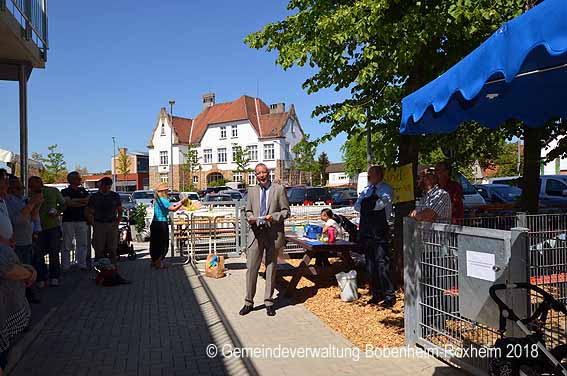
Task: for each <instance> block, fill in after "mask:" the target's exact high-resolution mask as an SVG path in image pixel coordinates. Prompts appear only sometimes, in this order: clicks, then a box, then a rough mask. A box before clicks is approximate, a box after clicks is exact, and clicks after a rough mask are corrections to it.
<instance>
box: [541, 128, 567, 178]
mask: <svg viewBox="0 0 567 376" xmlns="http://www.w3.org/2000/svg"><path fill="white" fill-rule="evenodd" d="M562 138H563V136H561V137H558V138H556V139H554V140H553V141H551V142H550V143H549V144H548V145H547V146H546V147H544V148H543V149H541V158H542V160H543V159H545V158H547V153H548V152H549V151H551V150H553V149H555V148H556V147H557V144H558V143H559V142H560V141H561V139H562ZM541 174H542V175H560V174H567V159H565V158H556V159H555V160H554V161H551V162H549V163H546V164H545V165H544V166H543V167H542V170H541Z"/></svg>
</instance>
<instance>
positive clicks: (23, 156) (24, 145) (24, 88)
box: [18, 64, 28, 190]
mask: <svg viewBox="0 0 567 376" xmlns="http://www.w3.org/2000/svg"><path fill="white" fill-rule="evenodd" d="M18 71H19V72H18V73H19V77H18V78H19V84H20V179H21V180H22V184H23V185H24V187H26V190H27V185H28V184H27V182H28V78H27V67H26V66H25V65H23V64H21V65H19V66H18Z"/></svg>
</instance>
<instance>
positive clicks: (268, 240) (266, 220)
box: [240, 163, 290, 316]
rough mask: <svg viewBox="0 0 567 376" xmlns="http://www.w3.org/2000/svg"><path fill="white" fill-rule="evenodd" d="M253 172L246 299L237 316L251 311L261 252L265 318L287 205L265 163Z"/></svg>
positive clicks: (271, 303) (271, 309) (270, 313)
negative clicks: (254, 176)
mask: <svg viewBox="0 0 567 376" xmlns="http://www.w3.org/2000/svg"><path fill="white" fill-rule="evenodd" d="M255 173H256V179H257V180H258V185H257V186H255V187H251V188H250V189H249V190H248V201H247V203H246V218H247V220H248V223H249V224H250V229H251V230H252V231H250V232H249V237H248V251H247V255H246V267H247V271H246V297H245V299H244V307H242V309H241V310H240V315H242V316H244V315H247V314H248V313H250V312H251V311H252V309H253V308H254V295H256V282H257V280H258V271H259V269H260V263H261V262H262V256H264V253H265V264H266V290H265V293H264V304H265V305H266V313H267V314H268V316H275V314H276V310H275V309H274V301H273V300H272V295H273V294H274V287H275V283H276V267H277V259H278V251H279V250H280V249H282V248H283V247H284V246H285V231H284V221H285V219H286V218H288V217H289V213H290V211H289V202H288V200H287V196H286V194H285V190H284V188H283V187H282V186H281V185H279V184H276V183H272V182H270V175H269V173H268V168H267V167H266V165H265V164H263V163H259V164H258V165H257V166H256V169H255Z"/></svg>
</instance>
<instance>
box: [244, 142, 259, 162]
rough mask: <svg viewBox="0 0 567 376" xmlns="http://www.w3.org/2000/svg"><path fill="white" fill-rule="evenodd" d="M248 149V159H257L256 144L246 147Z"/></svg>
mask: <svg viewBox="0 0 567 376" xmlns="http://www.w3.org/2000/svg"><path fill="white" fill-rule="evenodd" d="M246 150H247V151H248V159H250V161H257V160H258V145H250V146H248V147H246Z"/></svg>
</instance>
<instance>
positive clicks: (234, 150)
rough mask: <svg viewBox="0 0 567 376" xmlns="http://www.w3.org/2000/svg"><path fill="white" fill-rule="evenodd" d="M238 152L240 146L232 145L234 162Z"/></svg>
mask: <svg viewBox="0 0 567 376" xmlns="http://www.w3.org/2000/svg"><path fill="white" fill-rule="evenodd" d="M237 150H238V146H237V145H232V161H233V162H234V161H236V152H237Z"/></svg>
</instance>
